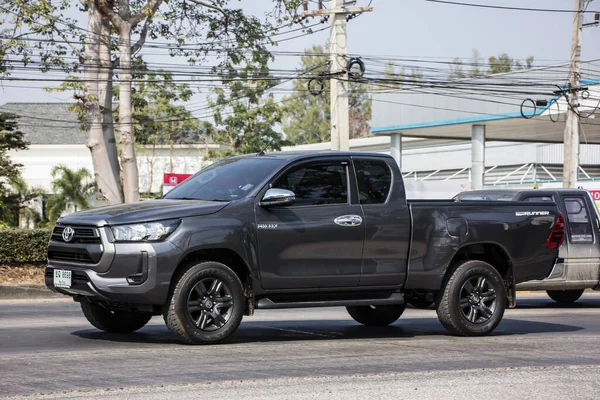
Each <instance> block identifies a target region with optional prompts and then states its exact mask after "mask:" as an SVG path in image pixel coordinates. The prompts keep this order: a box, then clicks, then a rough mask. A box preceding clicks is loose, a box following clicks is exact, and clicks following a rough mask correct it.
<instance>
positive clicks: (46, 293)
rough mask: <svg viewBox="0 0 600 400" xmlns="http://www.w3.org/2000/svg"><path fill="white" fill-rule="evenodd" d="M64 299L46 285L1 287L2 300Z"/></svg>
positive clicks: (0, 298) (0, 296)
mask: <svg viewBox="0 0 600 400" xmlns="http://www.w3.org/2000/svg"><path fill="white" fill-rule="evenodd" d="M55 297H64V296H63V295H61V294H58V293H54V292H52V291H51V290H50V289H48V288H47V287H46V285H0V300H13V299H50V298H55Z"/></svg>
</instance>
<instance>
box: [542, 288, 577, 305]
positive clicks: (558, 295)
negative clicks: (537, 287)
mask: <svg viewBox="0 0 600 400" xmlns="http://www.w3.org/2000/svg"><path fill="white" fill-rule="evenodd" d="M546 293H548V296H550V298H551V299H552V300H554V301H556V302H557V303H561V304H573V303H575V302H576V301H577V300H579V298H580V297H581V295H582V294H583V289H580V290H547V291H546Z"/></svg>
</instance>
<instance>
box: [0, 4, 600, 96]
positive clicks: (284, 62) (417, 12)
mask: <svg viewBox="0 0 600 400" xmlns="http://www.w3.org/2000/svg"><path fill="white" fill-rule="evenodd" d="M457 1H460V2H472V3H478V4H490V5H502V6H514V7H526V8H543V9H564V10H572V9H573V7H574V0H478V1H475V0H464V1H463V0H457ZM368 3H369V0H358V1H357V6H366V5H367V4H368ZM240 4H241V5H242V7H243V8H244V10H245V11H247V12H249V13H253V14H261V13H262V12H263V11H264V10H265V9H268V8H270V7H272V4H273V3H272V0H241V1H240ZM371 6H372V7H373V12H370V13H365V14H363V15H361V16H360V17H358V18H356V19H353V20H351V21H350V22H349V23H348V51H349V52H350V53H351V54H356V55H361V56H363V57H365V58H367V57H373V56H375V57H378V58H379V59H393V58H396V59H398V58H418V59H423V60H434V61H435V60H437V61H440V60H445V61H451V60H452V59H453V58H454V57H460V58H464V59H465V62H469V59H470V58H471V56H472V51H473V49H477V50H478V51H479V52H480V54H481V57H482V58H484V59H485V60H487V58H488V57H489V56H492V55H498V54H500V53H503V52H504V53H508V54H509V55H510V56H511V57H513V58H515V59H521V60H524V59H525V58H527V57H529V56H533V57H535V61H534V65H538V66H539V65H548V64H561V63H566V62H568V59H569V55H570V51H571V30H572V18H573V14H572V13H557V12H533V11H515V10H498V9H484V8H474V7H465V6H456V5H448V4H441V3H434V2H428V1H425V0H372V1H371ZM311 7H312V8H314V7H316V6H315V4H314V3H312V2H311ZM588 9H589V10H600V0H595V1H592V2H591V4H590V5H589V7H588ZM71 16H72V17H76V18H78V19H79V20H80V23H79V26H82V27H85V26H86V19H85V16H84V15H77V14H76V13H73V14H71ZM591 19H592V16H591V14H588V17H587V18H586V20H587V22H590V21H591ZM315 22H317V21H315ZM325 26H328V24H327V23H326V24H325V25H323V27H325ZM319 28H320V26H317V27H315V28H313V29H319ZM328 36H329V33H328V30H325V31H323V32H319V33H315V34H313V35H308V36H303V37H300V38H297V39H293V40H289V41H286V42H283V43H281V44H280V45H279V46H278V47H277V48H276V49H275V50H277V51H285V52H301V51H303V50H304V49H306V48H308V47H310V46H312V45H313V44H321V45H323V44H325V43H326V42H327V39H328ZM582 59H583V60H590V59H600V28H598V27H591V28H585V29H584V30H583V39H582ZM152 60H153V61H159V62H165V63H172V62H173V60H171V59H170V57H169V56H168V55H164V56H157V55H154V56H152ZM178 62H179V63H181V61H178ZM399 63H401V62H399ZM422 65H424V66H427V65H429V66H431V64H422ZM272 67H273V68H278V69H293V68H299V57H298V56H276V58H275V61H274V62H273V64H272ZM369 67H373V66H371V65H369V62H368V59H367V71H368V68H369ZM377 68H381V65H379V66H377ZM14 76H18V74H15V75H14ZM584 78H586V76H584ZM588 78H589V76H588ZM46 85H47V84H46ZM46 85H44V84H41V83H40V84H32V83H30V82H20V83H15V82H1V81H0V104H4V103H6V102H53V101H70V100H71V98H70V95H69V94H68V93H47V92H45V91H44V90H42V87H43V86H46ZM15 86H20V87H15ZM24 86H27V88H26V87H24ZM34 86H36V87H35V88H34ZM205 103H206V93H199V94H197V95H195V96H194V97H193V98H192V100H191V101H190V103H189V104H190V105H192V106H193V105H196V106H197V105H199V104H200V105H201V104H205Z"/></svg>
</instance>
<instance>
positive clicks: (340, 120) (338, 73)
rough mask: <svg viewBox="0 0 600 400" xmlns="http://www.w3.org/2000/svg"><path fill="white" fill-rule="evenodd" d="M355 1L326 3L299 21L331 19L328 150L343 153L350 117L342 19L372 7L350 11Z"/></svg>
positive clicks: (356, 8) (303, 15) (344, 35)
mask: <svg viewBox="0 0 600 400" xmlns="http://www.w3.org/2000/svg"><path fill="white" fill-rule="evenodd" d="M355 3H356V1H347V0H330V1H329V9H323V8H322V7H321V2H319V10H315V11H307V10H306V7H307V5H306V4H307V2H305V3H304V4H305V12H304V13H303V14H302V18H303V19H304V18H306V17H316V16H325V15H331V31H330V34H329V59H330V61H331V63H330V64H331V70H330V75H331V80H330V88H331V95H330V96H331V104H330V107H331V150H340V151H347V150H348V149H349V140H350V115H349V110H348V108H349V107H348V71H347V70H346V63H347V61H348V60H347V56H348V46H347V36H346V22H347V19H346V17H347V16H349V15H354V16H355V15H358V14H362V13H363V12H369V11H372V10H373V8H372V7H352V6H353V5H354V4H355Z"/></svg>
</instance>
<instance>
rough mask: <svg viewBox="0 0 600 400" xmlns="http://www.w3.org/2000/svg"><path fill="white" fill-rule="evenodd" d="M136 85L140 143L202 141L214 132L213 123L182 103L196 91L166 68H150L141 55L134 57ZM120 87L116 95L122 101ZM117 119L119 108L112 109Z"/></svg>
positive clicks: (136, 123) (135, 114) (135, 109)
mask: <svg viewBox="0 0 600 400" xmlns="http://www.w3.org/2000/svg"><path fill="white" fill-rule="evenodd" d="M134 68H135V71H136V72H135V73H134V76H133V78H134V79H135V83H134V88H133V93H132V97H133V120H134V134H135V138H136V142H137V143H139V144H154V145H158V144H191V143H202V142H204V141H205V140H206V138H207V137H208V136H210V135H211V134H212V130H213V128H212V125H211V124H210V123H208V122H207V121H203V122H200V121H199V120H198V119H197V118H194V116H193V115H192V113H191V112H189V111H188V110H187V108H186V107H185V106H183V105H181V104H176V103H183V102H188V101H189V100H190V99H191V97H192V95H193V94H194V93H193V91H192V89H190V87H189V85H188V84H179V83H177V82H176V81H174V80H173V74H172V73H170V72H167V71H164V70H158V71H150V70H149V69H148V68H147V65H146V63H145V62H144V61H143V60H142V59H141V58H140V57H138V58H136V60H135V67H134ZM118 89H119V88H118V86H117V87H116V88H115V91H114V98H115V100H116V101H118V100H119V90H118ZM113 115H114V118H115V121H117V122H118V120H119V114H118V108H117V109H116V110H114V112H113Z"/></svg>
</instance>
